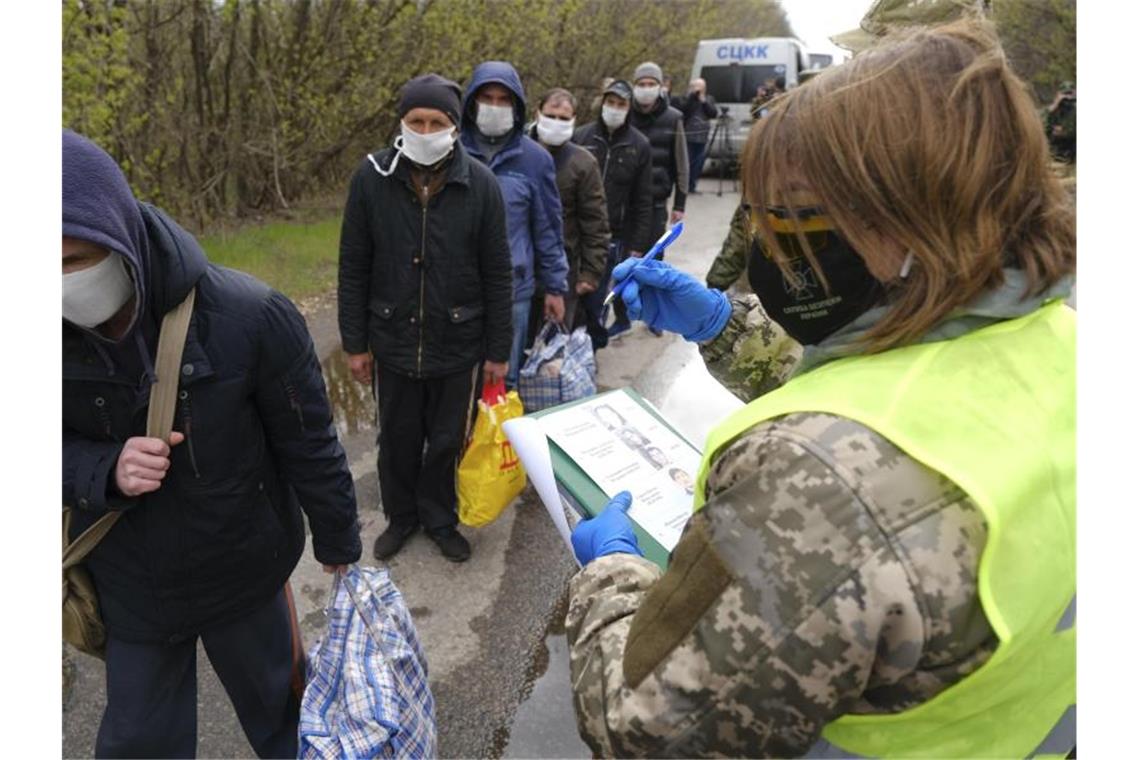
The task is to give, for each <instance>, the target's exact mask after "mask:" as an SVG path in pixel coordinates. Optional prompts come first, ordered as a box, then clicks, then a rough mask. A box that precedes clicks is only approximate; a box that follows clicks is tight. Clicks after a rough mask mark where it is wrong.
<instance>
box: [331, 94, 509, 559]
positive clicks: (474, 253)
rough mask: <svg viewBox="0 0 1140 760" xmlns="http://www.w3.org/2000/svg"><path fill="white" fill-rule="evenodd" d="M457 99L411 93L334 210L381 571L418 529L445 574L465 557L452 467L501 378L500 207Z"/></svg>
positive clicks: (343, 310)
mask: <svg viewBox="0 0 1140 760" xmlns="http://www.w3.org/2000/svg"><path fill="white" fill-rule="evenodd" d="M459 95H460V91H459V85H457V84H455V83H454V82H451V81H448V80H446V79H444V78H443V77H440V76H437V75H435V74H426V75H424V76H421V77H416V78H415V79H412V80H411V81H410V82H408V83H407V84H406V85H405V86H404V89H403V93H402V95H401V97H400V102H399V105H398V115H399V117H400V136H399V137H398V138H397V139H396V143H395V146H394V147H391V148H387V149H385V150H382V151H379V152H377V153H374V154H370V155H368V156H367V157H366V158H365V159H364V161H362V162H361V164H360V168H359V169H357V171H356V174H355V175H354V176H353V178H352V185H351V187H350V188H349V191H348V202H347V204H346V205H345V210H344V223H343V225H342V227H341V237H340V273H339V284H338V291H337V292H338V297H339V317H340V334H341V341H342V344H343V346H344V350H345V351H346V352H347V353H348V360H349V367H350V369H351V370H352V373H353V375H354V376H355V377H356V379H357V380H359V381H361V382H370V381H374V382H375V386H376V390H377V401H378V403H379V405H380V433H379V436H378V438H377V445H378V446H379V449H380V451H379V457H378V462H377V464H378V467H377V469H378V471H379V474H380V495H381V499H382V500H383V502H384V514H385V515H387V517H388V527H387V529H386V530H385V531H384V533H382V534H381V535H380V537H379V538H378V539H377V540H376V544H375V546H374V547H373V554H374V556H375V557H376V558H377V559H387V558H389V557H391V556H392V555H394V554H395V553H396V552H398V551H399V550H400V547H401V546H403V544H404V542H405V541H406V540H407V539H408V538H409V537H410V536H411V535H412V534H413V533H415V531H416V530H417V529H418V528H419V527H421V526H422V527H423V528H424V530H425V531H426V532H427V534H428V536H429V537H430V538H431V539H432V540H433V541H435V543H436V544H437V545H438V546H439V548H440V551H441V552H442V553H443V555H444V557H445V558H447V559H448V560H451V561H453V562H463V561H465V560H466V559H467V558H468V557H470V556H471V547H470V544H468V543H467V540H466V539H465V538H464V537H463V536H462V534H460V533H459V531H458V530H456V525H457V523H458V516H457V511H456V506H457V503H456V493H455V474H456V465H457V463H458V459H459V455H460V453H461V450H462V448H463V444H464V442H465V441H466V440H467V431H468V426H469V423H470V413H471V409H472V406H473V403H474V402H473V398H474V396H475V395H476V394H477V393H478V383H479V381H480V379H482V380H483V381H485V382H494V381H498V380H501V379H503V377H504V376H505V375H506V372H507V359H508V357H509V355H510V348H511V260H510V251H509V249H508V247H507V232H506V223H505V216H504V209H503V197H502V194H501V193H500V192H499V187H498V183H497V182H496V180H495V175H494V174H492V173H491V171H490V170H489V169H487V167H485V166H483V165H482V164H481V163H479V162H478V161H476V160H474V159H472V158H471V156H469V155H468V154H467V151H466V150H465V149H464V148H463V145H462V144H461V143H460V142H459V141H458V139H457V134H456V128H457V126H458V124H459V120H460V117H459ZM528 298H529V294H528ZM369 352H371V353H369ZM373 367H375V375H373ZM425 444H426V446H425Z"/></svg>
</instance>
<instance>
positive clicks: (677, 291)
mask: <svg viewBox="0 0 1140 760" xmlns="http://www.w3.org/2000/svg"><path fill="white" fill-rule="evenodd" d="M626 277H629V278H631V281H630V283H629V284H628V285H626V286H625V288H624V289H623V290H622V292H621V298H622V300H623V301H625V305H626V310H627V311H628V312H629V316H630V317H631V318H632V319H640V320H641V321H642V322H644V323H645V324H647V325H649V326H650V327H655V328H657V329H658V330H668V331H669V332H675V333H680V334H681V335H683V336H684V337H685V340H691V341H694V342H698V341H702V340H708V339H710V338H715V337H716V336H717V335H719V334H720V331H721V330H723V329H724V326H725V324H727V323H728V318H729V317H731V316H732V305H731V304H730V303H729V302H728V296H726V295H725V294H724V293H722V292H720V291H719V290H715V289H713V288H709V287H706V286H705V284H704V283H702V282H700V281H699V280H697V278H695V277H693V276H692V275H689V274H686V273H684V272H682V271H680V270H679V269H674V268H673V267H672V266H670V265H669V264H666V263H665V262H663V261H657V260H656V259H650V260H649V261H642V260H641V259H636V258H629V259H626V260H625V261H623V262H622V263H620V264H618V265H617V266H616V267H614V280H617V281H620V280H622V279H624V278H626Z"/></svg>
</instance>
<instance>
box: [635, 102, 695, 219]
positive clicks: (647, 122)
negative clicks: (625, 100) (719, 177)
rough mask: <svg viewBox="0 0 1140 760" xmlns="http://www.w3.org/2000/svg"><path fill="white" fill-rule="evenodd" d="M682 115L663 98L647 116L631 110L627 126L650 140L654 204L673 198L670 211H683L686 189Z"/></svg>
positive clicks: (685, 154)
mask: <svg viewBox="0 0 1140 760" xmlns="http://www.w3.org/2000/svg"><path fill="white" fill-rule="evenodd" d="M683 121H684V116H682V115H681V112H680V111H678V110H677V109H676V108H674V107H673V106H671V105H669V101H668V100H667V99H666V98H665V96H664V95H662V96H661V97H659V98H658V99H657V102H656V103H654V104H653V108H651V109H650V110H649V112H648V113H642V112H641V111H639V110H638V109H637V106H636V105H635V106H631V107H630V113H629V123H630V124H631V125H633V126H634V127H635V128H636V129H637V130H638V131H639V132H641V133H642V134H643V135H645V136H646V138H648V139H649V144H650V146H652V154H653V203H654V204H655V205H657V206H661V205H664V204H665V203H666V202H667V201H668V200H669V195H670V194H672V193H673V187H674V185H675V186H676V189H677V191H676V194H675V195H673V209H674V210H676V211H684V210H685V193H686V192H688V189H689V184H688V183H689V148H688V144H687V143H686V141H685V127H684V124H683V123H682V122H683Z"/></svg>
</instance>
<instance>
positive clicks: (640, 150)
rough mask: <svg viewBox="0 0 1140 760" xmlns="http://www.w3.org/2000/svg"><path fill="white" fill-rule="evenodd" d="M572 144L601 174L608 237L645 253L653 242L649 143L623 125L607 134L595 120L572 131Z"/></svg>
mask: <svg viewBox="0 0 1140 760" xmlns="http://www.w3.org/2000/svg"><path fill="white" fill-rule="evenodd" d="M573 139H574V142H575V143H576V144H578V145H581V146H582V147H583V148H585V149H586V150H588V151H590V153H592V154H593V156H594V158H595V159H596V160H597V162H598V166H599V167H600V168H601V170H602V186H603V187H604V188H605V191H606V209H607V210H608V211H609V217H610V234H611V235H612V237H613V239H614V240H620V241H622V242H623V243H625V245H626V248H627V249H629V250H633V251H639V252H641V253H645V252H646V251H647V250H649V246H651V245H652V244H653V241H652V240H650V239H649V225H650V222H651V216H652V214H653V175H652V172H653V166H652V163H651V160H652V157H651V156H650V148H649V140H647V139H646V138H645V135H643V134H641V133H640V132H638V131H637V130H636V129H634V128H633V127H631V126H630V125H629V117H628V116H627V117H626V122H625V124H623V125H622V126H620V127H618V128H617V129H616V130H615V131H614V132H612V133H611V132H610V131H609V129H608V128H607V127H606V125H605V124H604V123H603V122H602V119H601V117H600V116H599V117H598V118H597V119H596V120H595V121H593V122H591V123H589V124H584V125H583V126H581V127H579V128H578V129H576V130H575V131H574V138H573Z"/></svg>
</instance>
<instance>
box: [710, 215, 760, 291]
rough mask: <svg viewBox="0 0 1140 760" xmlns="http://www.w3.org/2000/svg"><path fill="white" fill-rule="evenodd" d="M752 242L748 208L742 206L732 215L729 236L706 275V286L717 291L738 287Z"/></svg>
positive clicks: (726, 237) (746, 264)
mask: <svg viewBox="0 0 1140 760" xmlns="http://www.w3.org/2000/svg"><path fill="white" fill-rule="evenodd" d="M751 241H752V235H751V232H750V230H749V214H748V207H747V206H746V205H744V204H741V205H739V206H737V207H736V211H735V212H733V214H732V221H731V222H729V224H728V235H726V236H725V238H724V242H723V243H721V246H720V253H718V254H717V256H716V259H714V260H713V263H712V266H711V267H709V273H708V274H707V275H705V284H706V285H708V286H709V287H710V288H716V289H717V290H728V289H729V288H731V287H732V286H733V285H736V284H737V282H738V281H739V280H740V278H741V276H742V275H743V274H744V270H745V269H746V268H747V266H748V246H749V244H750V243H751Z"/></svg>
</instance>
